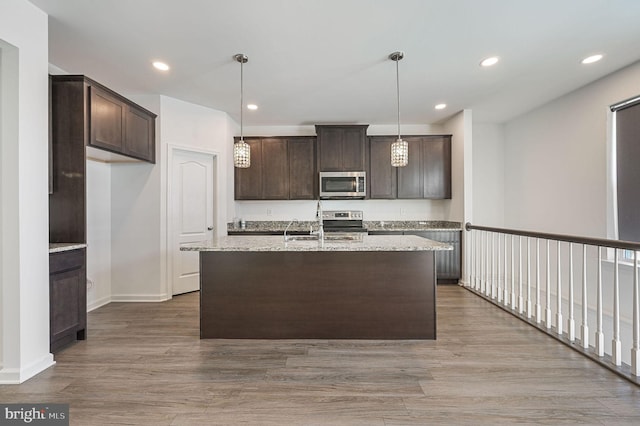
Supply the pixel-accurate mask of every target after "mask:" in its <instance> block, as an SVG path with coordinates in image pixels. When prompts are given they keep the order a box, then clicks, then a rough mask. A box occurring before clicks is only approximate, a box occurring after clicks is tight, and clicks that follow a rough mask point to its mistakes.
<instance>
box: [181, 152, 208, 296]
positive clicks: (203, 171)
mask: <svg viewBox="0 0 640 426" xmlns="http://www.w3.org/2000/svg"><path fill="white" fill-rule="evenodd" d="M173 153H174V154H173V163H172V166H173V167H172V185H171V192H172V194H171V199H172V204H173V206H172V215H171V218H172V219H171V220H172V223H173V226H172V233H173V235H172V237H173V238H172V241H173V244H172V250H171V251H172V256H171V257H172V271H173V272H172V289H173V290H172V294H174V295H176V294H182V293H187V292H190V291H196V290H199V289H200V271H199V262H198V252H195V251H180V244H183V243H191V242H196V241H204V240H209V239H211V238H213V235H214V229H213V224H214V223H215V222H214V213H213V212H214V208H213V207H214V205H213V203H214V199H213V198H214V197H213V193H214V182H213V155H210V154H203V153H198V152H190V151H181V150H174V151H173Z"/></svg>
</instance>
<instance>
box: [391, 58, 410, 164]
mask: <svg viewBox="0 0 640 426" xmlns="http://www.w3.org/2000/svg"><path fill="white" fill-rule="evenodd" d="M402 58H404V52H393V53H392V54H390V55H389V59H391V60H392V61H395V63H396V93H397V99H398V139H396V141H395V142H394V143H392V144H391V165H392V166H393V167H404V166H406V165H407V164H408V163H409V144H408V143H407V141H403V140H402V138H401V137H400V71H399V69H398V62H400V60H402Z"/></svg>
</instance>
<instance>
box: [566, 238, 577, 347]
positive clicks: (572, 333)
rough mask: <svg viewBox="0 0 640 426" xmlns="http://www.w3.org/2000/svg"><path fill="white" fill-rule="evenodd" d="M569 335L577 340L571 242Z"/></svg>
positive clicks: (570, 246)
mask: <svg viewBox="0 0 640 426" xmlns="http://www.w3.org/2000/svg"><path fill="white" fill-rule="evenodd" d="M567 337H568V338H569V341H570V342H573V341H574V340H576V321H575V318H574V317H573V243H569V319H568V320H567Z"/></svg>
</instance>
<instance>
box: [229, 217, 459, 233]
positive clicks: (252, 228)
mask: <svg viewBox="0 0 640 426" xmlns="http://www.w3.org/2000/svg"><path fill="white" fill-rule="evenodd" d="M288 224H289V222H288V221H277V220H274V221H247V222H246V227H245V229H241V228H235V227H234V226H233V223H228V224H227V231H228V232H234V233H247V234H251V233H256V232H283V231H284V230H285V228H286V227H287V225H288ZM363 225H364V227H365V228H367V230H369V231H461V230H462V224H461V223H460V222H449V221H442V220H390V221H389V220H384V221H380V220H372V221H366V220H365V221H364V222H363ZM311 227H313V229H314V230H315V229H317V228H318V222H317V221H315V220H314V221H296V222H293V223H292V224H291V226H290V227H289V231H291V232H309V229H310V228H311Z"/></svg>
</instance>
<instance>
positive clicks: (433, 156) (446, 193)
mask: <svg viewBox="0 0 640 426" xmlns="http://www.w3.org/2000/svg"><path fill="white" fill-rule="evenodd" d="M422 162H423V167H424V169H423V170H424V195H423V196H424V198H432V199H442V198H451V136H428V137H425V138H424V140H423V145H422Z"/></svg>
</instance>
